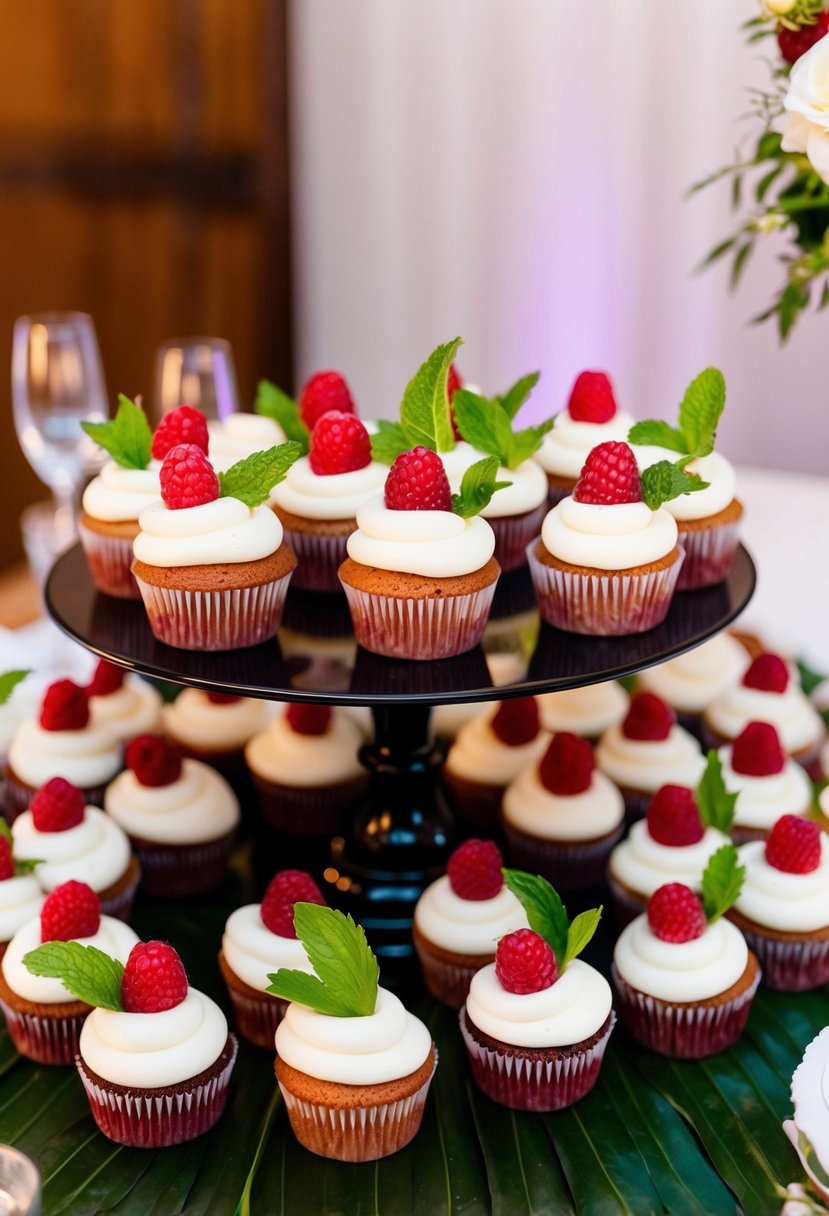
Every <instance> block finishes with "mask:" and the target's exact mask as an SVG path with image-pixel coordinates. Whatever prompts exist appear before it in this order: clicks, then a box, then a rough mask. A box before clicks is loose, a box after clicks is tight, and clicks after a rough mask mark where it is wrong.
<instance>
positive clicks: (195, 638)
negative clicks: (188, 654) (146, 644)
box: [136, 571, 293, 651]
mask: <svg viewBox="0 0 829 1216" xmlns="http://www.w3.org/2000/svg"><path fill="white" fill-rule="evenodd" d="M292 573H293V571H291V572H289V573H288V574H285V575H283V576H282V578H278V579H274V580H273V581H272V582H270V583H261V584H260V585H259V586H257V587H236V588H229V589H227V590H222V591H181V590H178V589H176V588H175V587H157V586H155V584H153V583H146V582H144V580H143V579H141V578H138V576H137V575H136V582H137V583H138V586H139V588H140V590H141V596H142V598H143V600H144V607H145V608H146V610H147V619H148V620H149V623H150V629H151V630H152V632H153V635H154V636H155V637H156V638H158V640H159V642H165V643H166V644H167V645H168V646H175V647H177V648H178V649H179V650H211V651H212V650H244V649H245V648H246V647H248V646H258V645H259V643H260V642H267V641H269V640H270V639H271V638H272V637H274V635H275V634H276V631H277V629H278V628H279V622H280V620H281V619H282V609H283V608H284V606H285V596H286V595H287V592H288V583H289V582H290V581H291V574H292Z"/></svg>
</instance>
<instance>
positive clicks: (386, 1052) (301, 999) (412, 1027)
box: [270, 903, 437, 1161]
mask: <svg viewBox="0 0 829 1216" xmlns="http://www.w3.org/2000/svg"><path fill="white" fill-rule="evenodd" d="M294 925H295V928H296V934H297V937H298V938H299V940H300V941H301V943H302V945H303V946H304V948H305V953H306V954H307V956H308V959H309V961H310V963H311V966H312V967H313V969H314V972H315V974H314V975H311V976H309V975H308V974H307V973H306V972H304V971H295V970H285V969H282V970H280V971H277V973H276V974H275V975H273V976H271V986H270V991H271V992H272V993H274V995H276V996H278V997H281V998H282V1000H285V1001H289V1002H290V1004H289V1005H288V1008H287V1010H286V1013H285V1016H284V1018H283V1019H282V1021H281V1022H280V1023H279V1026H278V1027H277V1029H276V1057H277V1058H276V1078H277V1081H278V1082H279V1088H280V1090H281V1092H282V1097H283V1099H284V1102H285V1107H286V1109H287V1111H288V1118H289V1119H290V1122H291V1128H292V1130H293V1133H294V1135H295V1136H296V1138H297V1140H299V1142H300V1144H302V1145H303V1146H304V1147H305V1148H307V1149H309V1150H310V1151H311V1152H312V1153H317V1154H318V1155H319V1156H321V1157H329V1158H333V1159H334V1160H337V1161H376V1160H377V1159H378V1158H380V1157H388V1156H389V1155H390V1154H392V1153H395V1152H397V1150H398V1149H401V1148H403V1147H404V1146H405V1145H406V1144H408V1143H409V1142H410V1141H411V1140H412V1139H413V1138H414V1136H415V1135H416V1133H417V1130H418V1128H419V1127H420V1122H421V1119H422V1117H423V1108H424V1106H425V1104H426V1095H427V1093H428V1091H429V1085H430V1083H431V1080H432V1076H433V1074H434V1071H435V1067H436V1065H437V1049H436V1048H435V1045H434V1043H433V1042H432V1037H431V1035H430V1034H429V1031H428V1030H427V1029H426V1027H425V1026H424V1025H423V1023H422V1022H420V1021H418V1019H417V1018H416V1017H414V1016H413V1015H412V1014H411V1013H408V1012H407V1011H406V1010H405V1009H404V1007H403V1005H402V1004H401V1003H400V1001H399V999H398V998H397V997H396V996H395V995H394V994H393V993H391V992H388V991H387V990H386V989H385V988H379V987H378V982H377V981H378V974H379V972H378V967H377V960H376V959H375V957H374V955H373V954H372V953H371V951H370V950H369V948H368V944H367V943H366V939H365V934H364V932H363V930H362V928H361V927H360V926H359V925H355V924H354V922H353V921H352V919H351V917H350V916H349V917H346V916H343V914H342V913H341V912H335V911H334V910H333V909H332V908H326V907H320V906H319V905H317V904H307V903H298V904H296V906H295V909H294ZM333 943H336V946H334V945H333Z"/></svg>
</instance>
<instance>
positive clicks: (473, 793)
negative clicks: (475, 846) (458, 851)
mask: <svg viewBox="0 0 829 1216" xmlns="http://www.w3.org/2000/svg"><path fill="white" fill-rule="evenodd" d="M442 780H443V785H444V787H445V789H446V793H447V798H448V800H449V805H450V806H451V808H452V810H453V811H454V812H455V816H456V817H457V819H458V820H459V821H460V823H461V825H462V826H463V829H464V830H465V831H466V832H471V833H473V834H475V835H481V836H488V837H493V836H494V837H496V838H500V836H501V822H500V819H499V813H500V810H501V803H502V802H503V801H504V789H505V788H506V787H505V786H503V785H484V784H483V783H481V784H480V785H479V784H478V783H477V782H474V781H467V780H465V779H464V778H462V777H459V778H455V777H454V775H453V774H452V773H451V772H449V771H448V770H447V769H446V768H444V770H443V773H442Z"/></svg>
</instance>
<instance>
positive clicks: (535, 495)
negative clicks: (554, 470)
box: [446, 440, 547, 519]
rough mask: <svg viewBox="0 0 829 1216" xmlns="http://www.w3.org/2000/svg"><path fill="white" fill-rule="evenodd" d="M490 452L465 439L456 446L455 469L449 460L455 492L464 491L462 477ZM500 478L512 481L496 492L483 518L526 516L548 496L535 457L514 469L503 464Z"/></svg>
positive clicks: (542, 475)
mask: <svg viewBox="0 0 829 1216" xmlns="http://www.w3.org/2000/svg"><path fill="white" fill-rule="evenodd" d="M485 454H486V453H484V452H480V451H478V450H477V449H476V448H474V447H473V446H472V444H470V443H466V442H464V441H463V440H462V441H461V442H460V443H458V444H456V445H455V449H454V451H453V453H452V461H451V471H450V467H449V464H448V463H447V470H446V471H447V473H448V474H449V484H450V486H451V487H452V490H453V492H454V493H457V492H458V490H460V485H461V478H462V476H463V474H464V473H465V472H466V470H467V469H468V468H469V467H470V466H471V465H473V464H474V463H475V462H476V461H477V460H480V459H481V458H482V457H483V456H484V455H485ZM498 480H499V481H508V482H509V483H510V484H509V485H507V486H505V487H504V488H503V490H499V491H498V493H497V494H495V495H493V497H492V499H491V501H490V502H489V503H488V504H487V505H486V506H485V507H484V509H483V510H482V511H481V516H482V518H483V519H503V518H504V517H505V516H507V515H524V514H525V513H526V512H527V511H534V510H535V508H536V507H540V506H541V504H542V503H543V502H544V501H545V499H546V497H547V478H546V477H545V476H544V470H543V469H541V468H540V467H539V465H537V464H536V462H535V460H522V461H521V463H520V464H519V465H517V466H516V467H515V468H514V469H509V468H506V467H505V466H503V465H501V466H499V468H498Z"/></svg>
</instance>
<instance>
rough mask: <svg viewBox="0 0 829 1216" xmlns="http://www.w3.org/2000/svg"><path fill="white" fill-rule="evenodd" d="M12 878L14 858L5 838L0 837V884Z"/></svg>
mask: <svg viewBox="0 0 829 1216" xmlns="http://www.w3.org/2000/svg"><path fill="white" fill-rule="evenodd" d="M7 878H14V858H13V857H12V849H11V845H10V844H9V842H8V840H6V837H5V836H0V882H5V881H6V879H7Z"/></svg>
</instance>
